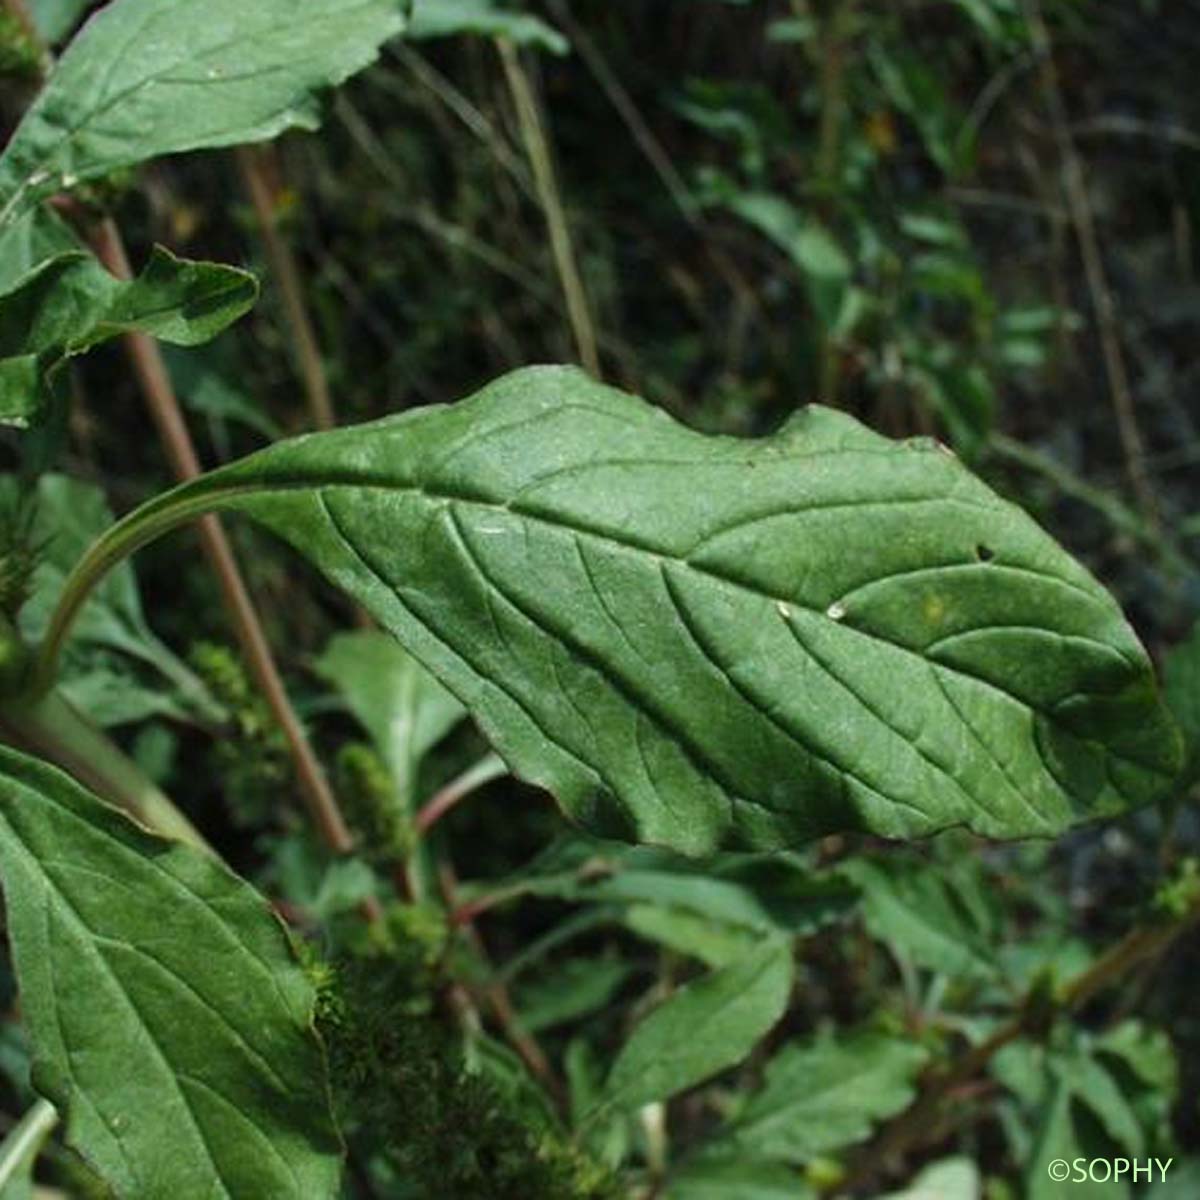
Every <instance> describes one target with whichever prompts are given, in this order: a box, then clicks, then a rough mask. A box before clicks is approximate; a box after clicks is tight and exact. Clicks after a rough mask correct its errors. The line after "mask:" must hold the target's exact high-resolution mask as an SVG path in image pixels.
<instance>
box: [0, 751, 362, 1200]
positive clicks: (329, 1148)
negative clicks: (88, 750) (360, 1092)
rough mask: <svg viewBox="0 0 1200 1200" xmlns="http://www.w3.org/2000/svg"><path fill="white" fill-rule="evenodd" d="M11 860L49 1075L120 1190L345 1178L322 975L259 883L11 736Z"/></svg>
mask: <svg viewBox="0 0 1200 1200" xmlns="http://www.w3.org/2000/svg"><path fill="white" fill-rule="evenodd" d="M0 870H2V872H3V881H4V893H5V902H6V908H7V913H8V929H9V935H10V938H11V941H12V948H13V956H14V959H15V963H16V969H17V977H18V981H19V984H20V988H21V994H22V1012H23V1015H24V1018H25V1020H26V1022H27V1025H28V1028H29V1031H30V1036H31V1038H32V1041H33V1046H34V1064H33V1080H34V1085H35V1087H36V1088H37V1089H38V1091H40V1092H41V1093H42V1094H43V1095H45V1096H46V1098H47V1099H49V1100H50V1101H51V1102H52V1103H53V1104H54V1105H55V1107H56V1108H57V1109H58V1110H59V1112H60V1114H61V1115H62V1117H63V1119H64V1121H65V1123H66V1129H67V1136H68V1140H69V1141H70V1142H71V1143H72V1144H73V1145H74V1146H75V1147H76V1148H77V1149H79V1151H80V1152H81V1153H82V1154H83V1155H84V1156H85V1157H86V1158H87V1159H89V1160H90V1161H91V1162H92V1163H93V1164H94V1165H95V1166H96V1168H97V1169H98V1170H99V1171H100V1172H101V1173H102V1174H103V1175H104V1176H105V1178H106V1179H107V1180H108V1181H109V1182H110V1183H111V1184H112V1185H113V1186H114V1188H115V1190H116V1191H117V1193H118V1195H124V1196H131V1197H132V1196H136V1197H137V1198H138V1200H180V1198H181V1197H185V1196H186V1197H193V1196H195V1197H201V1196H212V1197H221V1196H230V1197H232V1196H271V1197H273V1198H275V1197H277V1198H279V1200H287V1198H293V1197H294V1198H295V1200H320V1198H323V1197H332V1196H333V1195H334V1194H335V1193H336V1190H337V1186H338V1178H339V1174H340V1163H339V1147H338V1139H337V1136H336V1134H335V1132H334V1128H333V1123H332V1117H331V1115H330V1111H329V1100H328V1093H327V1084H326V1081H325V1065H324V1060H323V1055H322V1052H321V1049H320V1047H319V1045H318V1043H317V1040H316V1036H315V1034H314V1033H313V1030H312V1017H313V1005H314V993H313V989H312V987H311V985H310V984H309V982H308V980H307V979H306V977H305V975H304V973H303V971H302V970H301V969H300V968H299V967H298V966H297V965H296V963H295V961H294V960H293V958H292V956H291V953H290V950H289V947H288V944H287V939H286V936H285V934H284V931H283V928H282V926H280V925H279V923H278V922H277V921H276V920H275V918H274V917H273V916H272V915H271V913H270V912H269V910H268V908H267V906H266V903H265V902H264V901H263V900H262V898H261V897H260V896H258V894H257V893H256V892H254V890H253V889H252V888H251V887H249V885H247V884H245V883H243V882H242V881H241V880H240V879H238V878H237V877H236V876H234V875H232V874H230V873H229V872H228V871H227V870H226V869H225V868H224V867H222V866H221V865H220V864H219V863H217V862H216V861H215V860H214V859H213V858H212V857H210V856H209V855H206V854H203V853H201V852H199V851H196V850H193V849H191V848H189V847H186V846H183V845H180V844H175V843H168V842H164V841H161V840H159V839H157V838H153V837H151V836H150V835H149V834H146V833H143V832H142V831H141V830H140V829H139V828H137V827H136V826H134V825H133V824H132V823H131V822H129V821H128V820H126V819H125V818H124V817H122V816H121V815H119V814H118V813H116V812H114V811H113V810H111V809H109V808H108V807H106V806H105V805H103V804H102V803H101V802H100V801H99V800H97V799H95V798H94V797H93V796H91V795H89V794H88V793H87V792H85V791H84V790H83V789H82V788H80V787H79V786H78V785H77V784H75V783H74V782H73V781H72V780H70V779H69V778H68V777H67V776H66V775H63V774H61V773H60V772H58V771H56V770H54V769H53V768H51V767H48V766H46V765H45V764H43V763H39V762H36V761H35V760H32V759H29V758H26V757H25V756H23V755H20V754H17V753H16V752H15V751H12V750H9V749H7V748H3V747H0Z"/></svg>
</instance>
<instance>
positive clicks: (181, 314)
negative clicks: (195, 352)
mask: <svg viewBox="0 0 1200 1200" xmlns="http://www.w3.org/2000/svg"><path fill="white" fill-rule="evenodd" d="M257 295H258V284H257V283H256V282H255V279H254V277H253V276H252V275H249V274H248V273H247V272H245V271H240V270H238V269H237V268H236V267H227V266H221V265H218V264H216V263H199V262H190V261H188V260H187V259H181V258H176V257H175V256H174V255H173V254H172V253H171V252H170V251H169V250H165V249H164V248H163V247H161V246H156V247H155V249H154V252H153V254H152V255H151V258H150V261H149V263H148V264H147V265H146V268H145V270H143V272H142V273H141V274H140V275H139V276H138V277H137V278H136V279H133V280H129V281H128V282H124V281H122V280H119V279H116V278H115V277H114V276H112V275H110V274H109V273H108V272H107V271H105V270H104V268H103V267H102V266H101V265H100V263H99V262H98V261H97V260H96V259H95V258H94V257H93V256H92V255H91V254H88V253H87V252H86V251H82V250H79V251H68V252H66V253H63V254H59V255H57V256H55V257H54V258H51V259H48V260H47V261H45V262H42V263H40V264H39V265H38V266H36V267H34V268H33V269H32V270H31V271H30V272H29V273H28V274H26V275H25V276H24V277H23V278H21V279H20V280H18V281H17V282H16V283H15V285H14V286H13V288H12V290H11V291H10V292H8V293H7V294H6V295H4V296H2V297H0V388H2V389H3V390H2V392H0V420H6V421H8V422H9V423H11V424H19V425H24V424H28V423H29V422H30V421H31V420H32V419H34V417H35V416H36V414H37V412H38V411H39V409H40V408H42V407H43V406H44V404H45V403H46V401H47V397H48V386H49V385H48V376H49V375H50V374H51V373H52V372H53V371H54V370H55V369H56V368H58V367H59V366H61V364H62V363H63V362H64V361H65V360H66V359H68V358H70V357H72V356H73V355H76V354H82V353H83V352H84V351H86V350H89V349H90V348H91V347H93V346H95V345H97V344H98V343H100V342H104V341H108V340H109V339H110V338H114V337H117V336H119V335H120V334H123V333H130V332H133V331H138V332H141V333H147V334H150V335H151V336H153V337H157V338H161V339H162V340H163V341H167V342H173V343H174V344H175V345H178V346H195V345H198V344H200V343H201V342H205V341H208V340H209V339H210V338H212V337H215V336H216V335H217V334H218V333H220V332H221V330H223V329H224V328H225V327H226V326H227V325H230V324H231V323H232V322H234V321H236V320H237V319H238V318H239V317H241V316H243V315H244V314H245V313H246V312H247V311H249V309H250V308H251V307H252V306H253V304H254V301H255V299H256V298H257ZM35 355H36V366H37V371H36V372H35V371H34V369H33V364H34V361H35V360H34V357H33V356H35ZM39 374H40V376H41V378H40V379H38V378H37V376H38V375H39Z"/></svg>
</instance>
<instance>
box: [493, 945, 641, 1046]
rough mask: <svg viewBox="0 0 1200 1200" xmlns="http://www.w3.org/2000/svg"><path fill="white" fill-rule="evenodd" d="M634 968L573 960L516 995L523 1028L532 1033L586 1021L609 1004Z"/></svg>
mask: <svg viewBox="0 0 1200 1200" xmlns="http://www.w3.org/2000/svg"><path fill="white" fill-rule="evenodd" d="M632 973H633V967H632V966H631V965H630V964H629V963H627V962H624V961H622V960H621V959H619V958H572V959H568V960H567V961H566V962H564V963H563V964H562V965H561V966H559V967H557V968H556V969H555V970H553V971H551V972H548V973H547V974H545V975H544V976H543V977H541V978H540V979H538V980H537V981H536V982H534V983H530V984H527V985H526V986H525V987H523V988H521V989H520V990H519V991H518V992H517V996H516V1003H517V1010H518V1011H519V1012H520V1014H521V1027H522V1028H523V1029H527V1030H528V1031H529V1032H530V1033H539V1032H540V1031H541V1030H543V1029H552V1028H554V1027H555V1026H556V1025H564V1024H566V1023H567V1022H568V1021H576V1020H578V1019H579V1018H580V1017H586V1016H588V1015H589V1014H590V1013H594V1012H595V1011H596V1010H597V1009H600V1008H603V1007H604V1006H605V1005H607V1004H609V1003H610V1002H611V1001H612V999H613V997H614V996H615V995H616V994H617V992H618V991H619V989H620V987H621V985H622V984H623V983H625V981H626V980H627V979H628V978H629V977H630V975H631V974H632Z"/></svg>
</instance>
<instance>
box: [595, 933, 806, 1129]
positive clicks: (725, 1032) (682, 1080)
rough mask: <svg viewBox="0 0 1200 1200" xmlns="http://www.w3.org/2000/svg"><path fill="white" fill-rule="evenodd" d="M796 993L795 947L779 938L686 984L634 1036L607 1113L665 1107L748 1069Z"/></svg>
mask: <svg viewBox="0 0 1200 1200" xmlns="http://www.w3.org/2000/svg"><path fill="white" fill-rule="evenodd" d="M791 987H792V951H791V946H790V944H789V943H788V942H786V941H783V940H782V939H778V938H773V939H769V940H767V941H765V942H763V944H762V945H761V946H759V947H758V948H756V949H755V950H753V951H752V952H751V953H749V954H747V955H746V956H745V957H744V958H741V959H739V960H737V961H736V962H733V963H731V964H730V965H729V966H727V967H722V968H721V969H720V970H717V971H711V972H709V973H708V974H707V975H702V976H701V977H700V978H699V979H696V980H693V981H692V982H691V983H688V984H685V985H684V986H683V987H681V988H680V989H679V991H677V992H676V993H675V994H674V995H673V996H671V997H670V998H669V999H667V1000H664V1001H663V1003H662V1004H660V1005H659V1006H658V1007H657V1008H656V1009H655V1010H654V1011H653V1012H652V1013H651V1014H650V1015H649V1016H648V1017H646V1018H645V1020H643V1021H642V1022H641V1024H640V1025H638V1026H637V1028H636V1029H635V1030H634V1031H633V1033H632V1034H631V1035H630V1037H629V1041H627V1042H626V1043H625V1045H624V1046H623V1047H622V1049H621V1053H620V1054H619V1055H617V1061H616V1062H615V1063H613V1066H612V1070H611V1071H610V1072H609V1075H608V1079H607V1081H606V1082H605V1085H604V1091H603V1093H602V1095H601V1099H600V1108H602V1109H611V1108H615V1109H635V1108H640V1107H641V1106H642V1105H644V1104H652V1103H654V1102H655V1101H657V1100H665V1099H667V1098H668V1097H670V1096H673V1095H675V1094H676V1093H677V1092H682V1091H683V1090H684V1089H685V1088H689V1087H694V1086H695V1085H696V1084H698V1083H703V1082H704V1080H706V1079H708V1078H709V1077H710V1076H713V1075H715V1074H717V1072H719V1071H724V1070H726V1069H727V1068H728V1067H732V1066H733V1065H734V1064H735V1063H738V1062H741V1060H742V1059H743V1058H745V1057H746V1055H747V1054H749V1053H750V1051H751V1050H753V1049H754V1047H755V1045H756V1044H757V1043H758V1042H759V1040H760V1039H761V1038H762V1037H764V1036H765V1035H766V1033H767V1032H768V1031H769V1030H770V1028H771V1026H773V1025H774V1024H775V1022H776V1021H778V1020H779V1018H780V1017H782V1016H783V1013H784V1010H785V1009H786V1008H787V1003H788V995H789V993H790V992H791Z"/></svg>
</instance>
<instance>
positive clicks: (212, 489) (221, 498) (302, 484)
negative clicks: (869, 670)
mask: <svg viewBox="0 0 1200 1200" xmlns="http://www.w3.org/2000/svg"><path fill="white" fill-rule="evenodd" d="M335 488H336V489H344V490H348V491H379V492H385V493H392V494H395V493H409V494H412V495H415V496H422V497H424V498H426V499H427V500H429V501H431V502H433V503H435V504H439V505H446V506H449V505H450V504H453V503H463V504H470V505H474V506H476V507H478V508H483V509H487V510H490V511H492V512H501V513H507V514H509V515H510V516H515V517H519V518H520V519H522V520H526V521H531V522H534V523H537V524H541V525H545V526H547V527H548V528H552V529H557V530H562V531H565V532H569V533H572V534H575V535H578V536H584V537H590V538H593V539H595V540H597V541H600V542H602V543H603V544H604V545H606V546H610V547H614V548H616V549H617V550H618V551H620V552H623V553H630V554H645V555H647V556H650V557H652V558H656V559H658V560H659V561H660V562H667V563H672V564H675V565H676V566H679V567H684V568H687V569H688V570H690V571H693V572H695V573H696V574H698V575H701V576H703V577H705V578H707V579H711V580H715V581H717V582H719V583H722V584H725V585H727V586H729V587H732V588H736V589H738V590H740V591H743V592H745V593H747V594H748V595H752V596H755V597H756V598H758V599H760V600H765V601H768V602H770V603H774V604H776V605H779V604H784V605H795V606H796V607H797V608H800V609H803V610H804V611H806V612H808V613H811V614H813V615H816V616H822V615H825V613H824V610H823V609H821V608H820V607H819V606H817V605H813V604H809V603H806V602H803V601H800V600H797V599H795V598H793V597H784V596H778V595H774V594H772V593H771V592H769V591H767V590H766V589H764V588H761V587H756V586H753V585H751V584H748V583H746V582H745V581H744V580H740V579H737V578H735V577H733V576H730V575H727V574H725V573H723V572H721V571H718V570H716V569H714V568H713V567H711V566H706V565H703V564H700V563H695V562H691V561H689V559H688V558H686V557H681V556H680V555H678V554H671V553H669V552H666V551H664V550H663V549H661V548H659V547H655V546H652V545H650V544H647V543H646V542H644V541H642V540H640V539H636V538H628V539H626V540H622V539H620V538H617V537H615V536H614V535H613V534H612V533H611V532H610V531H607V530H604V529H601V528H596V527H593V526H587V525H583V524H579V523H576V524H573V523H571V522H568V521H564V520H560V519H557V518H555V517H554V516H553V515H550V514H547V513H545V512H539V511H535V510H530V509H528V508H521V507H515V506H514V505H512V504H511V503H510V502H505V501H501V500H496V499H494V498H492V497H490V496H487V495H486V494H481V493H475V492H471V491H469V490H467V489H461V490H459V491H457V492H455V491H452V490H450V489H447V488H444V487H443V488H441V489H434V488H430V487H428V486H426V485H421V484H416V483H403V484H394V483H387V482H382V481H379V480H376V479H363V478H361V477H359V476H353V475H350V476H344V477H339V476H338V475H336V474H335V473H326V474H325V475H323V476H322V477H321V478H320V479H319V480H313V479H307V478H303V477H298V478H288V477H275V478H273V479H272V480H271V482H270V483H232V484H227V483H224V482H223V481H221V480H220V479H219V478H216V479H213V480H212V481H211V482H209V484H208V486H207V487H204V488H198V489H197V492H198V493H202V494H203V493H207V494H208V495H210V496H211V497H212V501H213V504H214V506H219V507H225V506H233V505H235V504H236V502H237V499H238V498H239V497H240V496H247V495H249V496H255V495H258V496H262V495H271V494H274V493H289V492H296V491H305V492H324V491H325V490H328V489H335ZM962 566H964V567H971V566H974V567H977V568H978V569H979V570H995V569H996V564H995V563H986V564H985V563H979V564H971V563H963V564H962ZM1000 567H1001V569H1007V570H1013V571H1020V572H1022V573H1027V574H1030V575H1032V576H1034V577H1035V578H1038V579H1042V580H1046V581H1048V582H1051V583H1054V584H1059V585H1061V586H1064V587H1067V588H1071V589H1072V590H1076V591H1080V592H1082V594H1084V595H1087V596H1088V598H1089V599H1091V600H1092V601H1093V602H1094V603H1098V604H1099V603H1102V601H1101V600H1100V599H1099V598H1098V597H1096V596H1092V595H1091V594H1090V593H1087V592H1083V591H1082V589H1081V588H1080V587H1079V585H1078V584H1075V583H1072V582H1071V581H1069V580H1065V579H1061V578H1060V577H1058V576H1056V575H1048V574H1045V573H1044V572H1040V571H1034V570H1032V569H1031V568H1027V567H1006V566H1005V564H1000ZM926 569H927V570H934V569H947V568H946V566H943V567H942V568H926ZM372 571H373V573H375V574H378V573H377V572H374V570H373V569H372ZM885 578H886V577H885ZM872 582H874V583H878V582H882V580H874V581H872ZM388 586H389V587H392V588H393V589H394V586H395V585H394V584H390V583H389V584H388ZM423 623H424V622H423ZM838 624H839V627H840V628H842V629H845V630H847V631H848V632H850V633H853V634H855V635H857V636H859V637H863V638H866V639H867V640H868V641H870V642H872V643H878V644H880V645H883V646H887V647H890V648H891V649H894V650H898V651H900V652H901V653H903V654H906V655H909V656H911V657H913V658H916V659H917V660H918V661H919V662H921V663H924V664H926V665H930V666H935V667H937V668H939V669H941V670H945V671H949V672H950V673H952V674H955V675H958V676H960V677H961V678H963V679H967V680H971V681H972V682H973V683H976V684H979V685H980V686H983V687H985V688H987V689H989V690H990V691H992V692H994V693H995V694H997V695H999V696H1001V697H1003V698H1004V699H1005V700H1006V701H1008V702H1010V703H1013V704H1017V705H1019V706H1021V707H1022V708H1024V709H1026V710H1028V711H1030V712H1033V713H1035V714H1037V715H1039V716H1041V717H1043V718H1044V719H1046V720H1047V721H1050V722H1052V723H1054V724H1055V725H1058V724H1059V722H1058V719H1057V718H1056V716H1055V714H1054V713H1053V712H1052V711H1050V710H1047V709H1045V708H1042V707H1039V706H1037V705H1035V704H1032V703H1030V702H1029V701H1027V700H1025V699H1022V698H1021V697H1018V696H1014V695H1013V694H1012V693H1011V692H1007V691H1005V690H1004V689H1003V688H1002V687H1001V686H1000V685H999V684H996V683H994V682H993V681H992V680H989V679H987V678H985V677H983V676H981V675H975V674H972V673H971V672H970V671H966V670H964V669H963V668H962V667H961V666H958V665H955V664H950V663H943V662H940V661H938V660H934V659H928V658H926V657H924V655H922V654H921V653H920V651H918V650H915V649H914V648H913V647H911V646H906V645H905V644H904V643H902V642H896V641H891V640H889V639H888V638H886V637H883V636H881V635H880V634H878V633H874V632H872V631H870V630H867V629H861V628H858V627H856V626H854V625H851V624H847V623H846V622H845V621H842V622H838ZM1045 632H1047V633H1049V634H1053V633H1054V631H1053V630H1046V631H1045ZM1095 644H1096V645H1097V646H1100V647H1103V648H1104V649H1105V650H1114V649H1115V648H1114V647H1110V646H1107V645H1106V644H1105V643H1103V642H1096V643H1095ZM1118 653H1119V651H1118ZM1068 732H1071V733H1072V736H1075V737H1078V735H1077V734H1075V733H1073V731H1068ZM897 733H898V736H903V735H901V734H899V732H898V731H897ZM1081 740H1086V739H1081ZM1092 744H1093V745H1097V744H1099V743H1095V742H1093V743H1092ZM1103 749H1104V753H1105V754H1106V756H1110V757H1113V758H1117V759H1119V760H1121V761H1122V762H1127V763H1130V764H1132V765H1134V766H1136V767H1139V768H1141V769H1142V770H1145V771H1150V772H1152V773H1153V774H1155V775H1157V776H1159V777H1160V778H1164V779H1167V778H1170V777H1171V776H1170V773H1169V772H1166V771H1163V770H1161V769H1160V768H1159V767H1157V766H1152V765H1150V764H1148V763H1145V762H1141V761H1139V760H1138V759H1135V758H1130V757H1129V756H1128V755H1124V754H1121V753H1119V752H1117V751H1115V750H1113V749H1112V748H1110V747H1104V748H1103ZM1114 786H1116V785H1115V784H1114ZM872 790H875V789H872ZM887 799H889V800H892V799H893V797H890V796H889V797H887ZM752 803H756V802H752ZM925 815H926V816H927V815H928V814H925Z"/></svg>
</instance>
